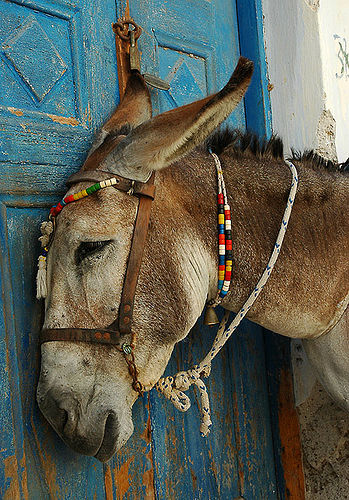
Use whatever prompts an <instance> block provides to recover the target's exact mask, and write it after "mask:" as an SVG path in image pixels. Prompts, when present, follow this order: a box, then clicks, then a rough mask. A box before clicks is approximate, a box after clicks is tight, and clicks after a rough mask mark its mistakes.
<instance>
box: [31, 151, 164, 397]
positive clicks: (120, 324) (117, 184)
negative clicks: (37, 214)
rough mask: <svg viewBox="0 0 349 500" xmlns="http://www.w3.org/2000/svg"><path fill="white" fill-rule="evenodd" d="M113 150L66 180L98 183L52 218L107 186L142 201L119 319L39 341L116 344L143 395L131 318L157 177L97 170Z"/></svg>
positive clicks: (56, 331)
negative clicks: (141, 179) (139, 178)
mask: <svg viewBox="0 0 349 500" xmlns="http://www.w3.org/2000/svg"><path fill="white" fill-rule="evenodd" d="M111 142H113V141H111ZM112 147H113V144H110V143H107V144H102V145H101V146H100V147H99V148H98V149H96V150H95V151H94V152H93V153H92V154H91V156H89V158H88V159H87V160H86V162H85V164H84V167H83V169H82V171H81V172H78V173H76V174H73V175H72V176H70V177H69V179H68V181H67V185H68V186H69V187H70V186H72V185H74V184H77V183H79V182H85V181H92V182H95V184H93V185H92V186H90V187H88V188H86V189H84V190H82V191H80V192H78V193H76V194H72V195H68V196H65V197H64V198H63V199H62V200H61V201H60V202H59V203H58V204H57V205H56V206H54V207H52V208H51V210H50V216H49V219H50V220H52V221H54V220H55V218H56V217H57V215H58V214H59V213H60V212H61V211H62V209H63V208H64V206H65V205H67V204H69V203H72V202H74V201H77V200H80V199H82V198H85V197H86V196H89V195H91V194H93V193H95V192H97V191H99V190H101V189H104V188H106V187H113V188H115V189H117V190H119V191H122V192H125V193H128V194H130V195H133V196H136V197H138V198H139V203H138V209H137V215H136V219H135V224H134V230H133V236H132V242H131V248H130V252H129V257H128V262H127V269H126V274H125V278H124V284H123V288H122V294H121V300H120V306H119V313H118V317H117V319H116V320H115V321H114V322H113V323H112V324H111V325H109V326H108V327H106V328H45V329H43V330H42V331H41V336H40V342H41V343H44V342H51V341H59V340H63V341H73V342H88V343H95V344H106V345H113V346H114V347H116V348H117V350H119V351H120V352H121V353H122V354H123V356H124V358H125V360H126V363H127V366H128V370H129V373H130V375H131V377H132V380H133V383H132V387H133V389H134V390H135V391H136V392H138V393H139V394H141V395H142V394H143V387H142V384H141V383H140V382H139V380H138V370H137V367H136V365H135V360H134V353H133V350H134V346H135V334H134V332H133V330H132V317H133V307H134V298H135V292H136V287H137V281H138V276H139V271H140V268H141V263H142V256H143V251H144V247H145V242H146V238H147V233H148V227H149V220H150V211H151V205H152V201H153V199H154V196H155V186H154V177H155V174H154V173H152V175H151V176H150V178H149V180H148V181H147V182H138V181H133V180H131V179H126V178H125V177H121V176H118V175H114V176H113V177H111V175H112V174H111V173H110V172H105V171H103V170H95V168H96V165H98V164H99V163H100V162H101V161H102V160H103V159H104V158H105V156H106V155H107V154H108V153H109V151H110V150H111V149H112ZM90 168H94V170H90ZM46 224H47V223H46ZM53 236H54V232H52V234H51V237H50V240H49V242H48V244H47V245H44V248H43V250H42V253H41V255H40V257H39V264H40V262H42V261H44V260H46V256H47V253H48V250H49V247H50V245H51V243H52V240H53ZM45 243H46V241H45ZM122 335H131V342H130V343H128V342H124V343H122V339H121V336H122Z"/></svg>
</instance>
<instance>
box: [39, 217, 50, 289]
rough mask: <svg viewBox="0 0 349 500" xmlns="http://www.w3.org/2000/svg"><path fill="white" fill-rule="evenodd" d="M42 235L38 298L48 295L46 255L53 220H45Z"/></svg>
mask: <svg viewBox="0 0 349 500" xmlns="http://www.w3.org/2000/svg"><path fill="white" fill-rule="evenodd" d="M40 229H41V235H42V236H40V238H39V241H40V243H41V246H42V252H41V255H40V256H39V258H38V273H37V275H36V298H37V299H44V298H45V297H46V295H47V266H46V256H47V252H48V246H49V243H50V240H51V235H52V233H53V223H52V222H51V221H46V222H43V223H42V224H41V226H40Z"/></svg>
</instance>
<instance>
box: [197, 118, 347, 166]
mask: <svg viewBox="0 0 349 500" xmlns="http://www.w3.org/2000/svg"><path fill="white" fill-rule="evenodd" d="M228 147H229V148H230V150H231V151H232V152H233V154H234V156H235V157H237V158H239V157H241V156H242V155H246V154H248V153H250V154H252V155H253V156H256V157H264V158H266V157H271V158H275V159H282V158H283V157H284V154H283V153H284V146H283V142H282V139H280V137H278V136H277V135H273V136H272V137H271V138H270V139H266V138H260V137H259V136H258V135H257V134H255V133H253V132H251V131H246V132H242V131H241V130H238V129H233V128H230V127H225V128H222V129H218V130H216V131H215V132H214V133H213V134H212V135H211V136H210V137H209V138H208V139H207V140H206V141H205V143H204V148H205V149H211V150H212V151H213V152H214V153H216V154H218V155H219V154H221V153H222V152H223V151H224V150H225V149H226V148H228ZM287 159H288V160H290V161H295V162H301V163H302V164H303V165H306V166H308V167H309V168H312V169H314V170H327V171H331V172H343V173H344V172H345V173H348V171H349V158H348V160H347V161H346V162H344V163H334V162H332V161H331V160H326V159H325V158H323V157H322V156H320V155H318V154H317V153H315V151H312V150H306V151H304V152H303V153H301V152H299V151H296V150H292V155H291V156H290V157H288V158H287Z"/></svg>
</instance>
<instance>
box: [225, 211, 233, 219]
mask: <svg viewBox="0 0 349 500" xmlns="http://www.w3.org/2000/svg"><path fill="white" fill-rule="evenodd" d="M224 215H225V218H226V219H228V220H230V219H231V212H230V210H224Z"/></svg>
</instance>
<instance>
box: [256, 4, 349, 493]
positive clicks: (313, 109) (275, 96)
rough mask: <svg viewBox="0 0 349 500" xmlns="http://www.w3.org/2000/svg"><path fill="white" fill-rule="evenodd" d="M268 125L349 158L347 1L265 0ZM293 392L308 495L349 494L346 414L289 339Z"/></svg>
mask: <svg viewBox="0 0 349 500" xmlns="http://www.w3.org/2000/svg"><path fill="white" fill-rule="evenodd" d="M262 2H263V13H264V30H265V44H266V54H267V63H268V73H269V81H270V84H271V85H270V88H272V90H271V94H270V97H271V104H272V117H273V131H274V133H277V134H279V135H280V136H281V137H282V138H283V140H284V144H285V147H286V153H287V151H289V149H290V147H294V148H296V149H298V150H304V149H309V148H313V149H316V150H317V151H318V152H319V153H320V154H321V155H323V156H324V157H327V158H330V159H337V158H338V160H339V161H345V160H346V159H347V158H348V157H349V141H348V139H347V137H348V132H347V127H348V124H349V2H348V0H277V1H276V0H262ZM292 352H293V367H294V379H295V394H296V402H297V404H298V412H299V419H300V426H301V439H302V447H303V464H304V471H305V479H306V498H307V500H344V499H349V415H348V414H347V413H345V412H344V411H343V410H341V409H340V408H338V407H337V406H336V404H335V403H334V402H333V401H332V400H331V399H330V397H329V396H328V395H327V394H326V392H325V391H324V390H323V389H322V387H321V386H320V384H319V383H318V382H316V383H315V384H314V383H313V381H314V380H315V376H314V374H313V373H312V369H311V367H310V366H309V364H308V362H307V359H306V355H305V353H304V351H303V350H302V345H301V342H299V341H294V342H293V347H292Z"/></svg>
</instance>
